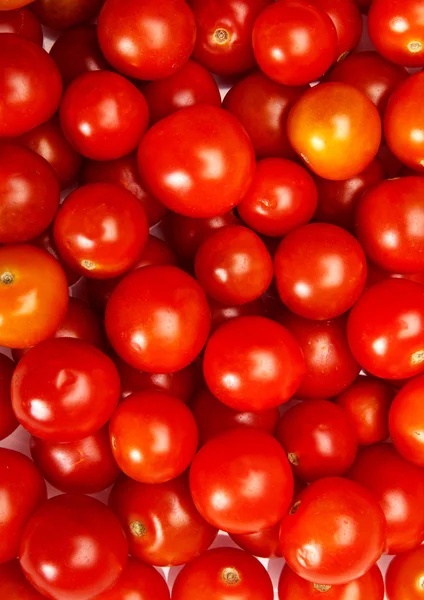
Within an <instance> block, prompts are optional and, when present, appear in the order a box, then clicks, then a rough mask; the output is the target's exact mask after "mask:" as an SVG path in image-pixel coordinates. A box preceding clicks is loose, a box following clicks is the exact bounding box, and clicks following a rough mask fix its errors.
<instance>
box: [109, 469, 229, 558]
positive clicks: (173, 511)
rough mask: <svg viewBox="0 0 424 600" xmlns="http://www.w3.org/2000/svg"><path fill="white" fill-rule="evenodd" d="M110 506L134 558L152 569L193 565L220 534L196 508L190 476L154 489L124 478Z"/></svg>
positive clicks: (114, 492) (153, 486) (112, 496)
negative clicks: (122, 529)
mask: <svg viewBox="0 0 424 600" xmlns="http://www.w3.org/2000/svg"><path fill="white" fill-rule="evenodd" d="M109 506H110V507H111V508H112V510H113V511H114V512H115V513H116V514H117V515H118V518H119V519H120V521H121V523H122V525H123V527H124V530H125V533H126V535H127V538H128V544H129V551H130V553H131V555H132V556H134V557H135V558H138V559H140V560H142V561H143V562H146V563H148V564H150V565H156V566H164V567H165V566H170V565H171V566H172V565H182V564H184V563H186V562H190V561H192V560H193V559H194V558H195V557H196V556H199V554H202V552H205V550H207V549H208V548H209V546H210V545H211V544H212V542H213V541H214V539H215V537H216V535H217V533H218V530H217V529H216V528H214V527H212V525H209V523H207V522H206V521H205V520H204V519H203V517H201V516H200V514H199V513H198V511H197V509H196V507H195V506H194V503H193V500H192V498H191V495H190V489H189V486H188V477H187V474H183V475H181V476H180V477H177V478H176V479H173V480H172V481H168V482H167V483H158V484H154V485H150V484H145V483H139V482H137V481H133V480H132V479H129V478H128V477H125V476H122V477H121V478H120V479H118V481H117V482H116V484H115V485H114V487H113V488H112V491H111V494H110V497H109Z"/></svg>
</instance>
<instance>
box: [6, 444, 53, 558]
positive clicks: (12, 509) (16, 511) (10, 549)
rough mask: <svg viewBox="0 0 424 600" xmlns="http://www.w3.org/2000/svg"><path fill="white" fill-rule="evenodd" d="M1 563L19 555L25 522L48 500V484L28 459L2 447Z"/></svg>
mask: <svg viewBox="0 0 424 600" xmlns="http://www.w3.org/2000/svg"><path fill="white" fill-rule="evenodd" d="M0 475H1V476H0V498H1V500H0V515H1V519H0V564H1V563H4V562H6V561H8V560H12V558H16V557H17V556H18V554H19V543H20V541H21V536H22V532H23V529H24V527H25V525H26V522H27V521H28V519H29V518H30V516H31V514H32V513H33V512H34V510H35V509H36V508H37V506H38V505H39V504H40V503H41V502H43V500H45V499H46V498H47V490H46V484H45V483H44V479H43V478H42V477H41V475H40V473H39V472H38V470H37V468H36V467H35V465H34V463H33V462H31V461H30V459H29V458H27V457H26V456H24V455H23V454H21V453H20V452H15V451H14V450H9V449H7V448H0Z"/></svg>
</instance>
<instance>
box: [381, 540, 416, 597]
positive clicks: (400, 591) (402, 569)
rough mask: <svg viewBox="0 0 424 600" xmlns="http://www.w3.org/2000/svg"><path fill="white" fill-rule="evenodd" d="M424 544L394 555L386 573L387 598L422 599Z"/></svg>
mask: <svg viewBox="0 0 424 600" xmlns="http://www.w3.org/2000/svg"><path fill="white" fill-rule="evenodd" d="M423 565H424V546H419V547H418V548H415V550H411V551H410V552H405V553H403V554H400V555H399V556H395V557H394V558H393V559H392V561H391V563H390V564H389V568H388V569H387V573H386V593H387V598H388V600H405V598H408V600H422V597H423V577H424V568H423Z"/></svg>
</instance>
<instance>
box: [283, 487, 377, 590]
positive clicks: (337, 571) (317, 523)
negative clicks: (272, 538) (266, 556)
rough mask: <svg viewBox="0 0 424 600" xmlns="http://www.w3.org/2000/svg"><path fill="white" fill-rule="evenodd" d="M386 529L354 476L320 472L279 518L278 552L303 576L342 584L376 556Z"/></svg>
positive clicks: (360, 572) (358, 574)
mask: <svg viewBox="0 0 424 600" xmlns="http://www.w3.org/2000/svg"><path fill="white" fill-rule="evenodd" d="M386 529H387V525H386V519H385V517H384V513H383V511H382V509H381V508H380V505H379V503H378V500H377V499H376V498H374V496H373V495H372V494H371V492H369V491H368V490H367V489H366V488H364V487H362V486H361V485H359V484H358V483H356V482H354V481H349V480H348V479H342V478H341V477H326V478H325V479H320V480H319V481H315V482H314V483H311V484H310V485H309V486H308V487H307V488H306V489H304V490H303V492H301V493H300V495H299V496H298V497H297V499H296V502H295V503H294V504H293V506H292V508H291V509H290V511H289V513H287V515H286V516H285V517H284V518H283V521H282V523H281V530H280V541H281V548H282V552H283V557H284V558H285V559H286V561H287V564H288V565H289V567H291V568H292V569H293V571H294V572H295V573H296V574H297V575H299V576H300V577H302V578H303V579H306V580H307V581H311V582H312V583H315V584H324V585H341V584H345V583H347V582H349V581H352V580H353V579H357V578H358V577H362V575H365V573H366V572H367V571H369V570H370V569H371V567H372V566H373V565H374V564H375V563H376V562H377V560H378V559H379V558H380V555H381V553H382V552H383V549H384V545H385V543H386ZM347 556H348V557H349V560H346V557H347Z"/></svg>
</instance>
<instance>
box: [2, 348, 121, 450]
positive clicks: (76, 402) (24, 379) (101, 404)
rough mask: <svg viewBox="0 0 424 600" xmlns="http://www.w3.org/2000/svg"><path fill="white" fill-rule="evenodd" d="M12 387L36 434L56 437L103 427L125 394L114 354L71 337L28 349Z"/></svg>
mask: <svg viewBox="0 0 424 600" xmlns="http://www.w3.org/2000/svg"><path fill="white" fill-rule="evenodd" d="M41 372H42V373H43V377H40V373H41ZM11 390H12V405H13V410H14V411H15V415H16V417H17V419H18V421H19V422H20V423H21V424H22V425H23V426H24V427H25V429H27V430H28V431H29V432H30V433H32V434H33V435H35V436H36V437H39V438H41V439H43V440H48V441H55V442H71V441H75V440H80V439H82V438H84V437H87V436H88V435H91V434H92V433H94V432H95V431H97V430H98V429H100V427H102V426H103V425H104V424H105V423H106V422H107V421H108V420H109V418H110V417H111V415H112V413H113V411H114V410H115V408H116V405H117V404H118V400H119V395H120V394H119V392H120V387H119V375H118V371H117V370H116V367H115V365H114V364H113V362H112V361H111V360H110V358H108V357H107V356H106V355H105V354H103V352H100V350H98V349H97V348H95V347H94V346H91V345H90V344H87V343H86V342H82V341H81V340H77V339H71V338H58V339H53V340H47V341H45V342H43V343H42V344H39V345H38V346H36V347H35V348H32V349H31V350H30V351H29V352H28V353H27V354H25V356H24V357H23V358H22V359H21V360H20V362H19V364H18V365H17V367H16V369H15V372H14V374H13V378H12V386H11Z"/></svg>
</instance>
